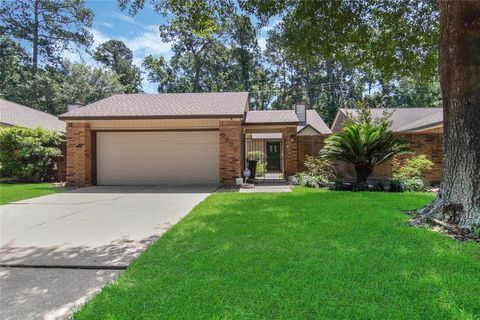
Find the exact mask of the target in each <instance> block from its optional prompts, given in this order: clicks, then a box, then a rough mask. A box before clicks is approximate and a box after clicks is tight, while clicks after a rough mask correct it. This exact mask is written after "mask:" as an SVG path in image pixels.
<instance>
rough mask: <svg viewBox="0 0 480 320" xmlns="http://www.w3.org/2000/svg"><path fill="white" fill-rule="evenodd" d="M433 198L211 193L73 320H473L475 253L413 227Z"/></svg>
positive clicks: (479, 283) (476, 307) (478, 251)
mask: <svg viewBox="0 0 480 320" xmlns="http://www.w3.org/2000/svg"><path fill="white" fill-rule="evenodd" d="M432 198H433V196H432V194H420V193H417V194H415V193H404V194H394V193H362V192H359V193H349V192H326V191H318V190H310V189H300V188H298V189H295V190H294V192H293V193H291V194H288V193H283V194H282V193H276V194H274V193H270V194H260V193H257V194H238V193H237V194H235V193H227V194H214V195H212V196H210V197H209V198H208V199H206V200H205V201H204V202H202V203H201V204H199V205H198V206H197V207H196V208H195V209H194V210H193V211H192V212H191V213H190V214H189V215H188V216H187V217H186V218H184V219H183V220H182V221H181V222H180V223H178V224H177V225H176V226H175V227H173V228H172V229H171V230H170V231H168V232H167V233H166V234H165V235H164V236H163V237H162V238H161V239H160V240H159V241H158V242H157V243H155V244H154V245H152V246H150V247H149V249H148V250H147V251H146V252H145V253H144V254H143V255H141V256H140V257H139V258H138V259H137V260H136V261H134V262H133V263H132V264H131V266H130V267H129V268H128V270H127V271H126V272H125V273H124V274H123V275H122V276H121V277H120V278H119V279H118V280H117V281H116V282H115V283H113V284H111V285H109V286H107V287H106V288H105V289H104V290H103V291H102V292H101V293H100V294H99V295H98V296H97V297H95V298H94V299H93V300H91V301H90V302H89V303H87V304H86V305H85V306H84V307H83V309H81V310H80V311H79V312H77V313H76V314H75V319H89V320H91V319H109V320H113V319H409V320H411V319H480V246H478V245H477V244H474V243H461V242H458V241H455V240H453V239H450V238H448V237H446V236H444V235H442V234H439V233H436V232H433V231H430V230H426V229H418V228H414V227H410V226H408V225H407V224H406V222H407V221H408V219H409V218H408V216H406V215H404V214H403V213H402V212H401V210H404V209H413V208H418V207H421V206H423V205H425V204H427V203H428V202H429V201H431V199H432Z"/></svg>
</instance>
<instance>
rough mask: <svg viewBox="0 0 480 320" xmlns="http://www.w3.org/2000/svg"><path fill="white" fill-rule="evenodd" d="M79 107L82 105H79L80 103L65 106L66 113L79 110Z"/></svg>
mask: <svg viewBox="0 0 480 320" xmlns="http://www.w3.org/2000/svg"><path fill="white" fill-rule="evenodd" d="M81 106H82V105H81V104H80V103H73V104H69V105H68V106H67V112H70V111H73V110H76V109H78V108H80V107H81Z"/></svg>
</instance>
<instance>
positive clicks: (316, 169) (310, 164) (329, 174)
mask: <svg viewBox="0 0 480 320" xmlns="http://www.w3.org/2000/svg"><path fill="white" fill-rule="evenodd" d="M303 165H304V166H305V168H306V170H305V171H306V172H308V173H309V174H310V175H312V176H322V177H323V178H325V179H327V180H333V179H334V178H335V167H334V166H333V164H332V162H331V161H330V160H326V159H322V158H320V157H314V156H311V155H307V156H306V158H305V161H304V162H303Z"/></svg>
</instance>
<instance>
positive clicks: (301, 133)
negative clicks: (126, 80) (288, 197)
mask: <svg viewBox="0 0 480 320" xmlns="http://www.w3.org/2000/svg"><path fill="white" fill-rule="evenodd" d="M59 118H60V119H62V120H65V121H66V122H67V155H68V156H67V159H68V165H67V182H68V183H69V184H70V185H74V186H85V185H91V184H98V185H155V184H205V183H227V184H228V183H234V182H235V179H236V178H237V177H241V176H242V171H243V169H244V168H245V163H246V161H245V157H246V154H247V153H248V142H249V141H252V140H255V141H256V142H257V143H259V144H262V145H264V146H265V147H262V151H263V152H265V153H266V154H267V153H268V154H267V157H268V159H267V162H269V165H268V170H270V171H271V172H273V173H275V175H272V178H275V179H284V178H285V177H287V176H290V175H293V174H295V173H296V172H297V170H298V169H299V160H300V162H301V161H302V160H301V159H303V158H304V157H305V153H309V152H313V153H318V150H319V146H320V145H323V139H324V136H325V135H326V134H328V133H330V130H329V129H328V127H327V126H326V125H325V123H324V122H323V121H322V119H321V118H320V117H319V116H318V114H317V113H316V112H315V111H312V110H306V108H305V106H304V105H301V104H299V105H297V106H295V110H278V111H277V110H267V111H250V109H249V94H248V92H225V93H168V94H120V95H115V96H112V97H109V98H106V99H103V100H100V101H97V102H95V103H92V104H90V105H87V106H84V107H81V108H78V109H76V110H73V111H71V112H67V113H65V114H63V115H61V116H60V117H59ZM270 142H271V143H270ZM267 145H268V146H270V152H269V151H268V147H267ZM316 149H318V150H316ZM272 161H273V162H272Z"/></svg>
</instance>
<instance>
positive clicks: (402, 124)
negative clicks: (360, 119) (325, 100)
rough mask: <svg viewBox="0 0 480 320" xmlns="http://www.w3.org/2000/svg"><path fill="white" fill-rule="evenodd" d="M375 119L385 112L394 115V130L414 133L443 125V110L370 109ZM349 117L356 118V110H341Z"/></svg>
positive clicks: (392, 119)
mask: <svg viewBox="0 0 480 320" xmlns="http://www.w3.org/2000/svg"><path fill="white" fill-rule="evenodd" d="M370 110H371V113H372V116H373V117H374V118H378V117H381V116H382V115H383V114H384V112H387V113H392V116H391V117H390V120H391V121H392V130H393V131H395V132H400V131H414V130H418V129H423V128H428V127H432V126H436V125H440V124H442V123H443V109H442V108H397V109H393V108H372V109H370ZM340 111H341V112H342V113H344V114H345V115H347V116H356V115H357V110H356V109H340Z"/></svg>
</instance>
